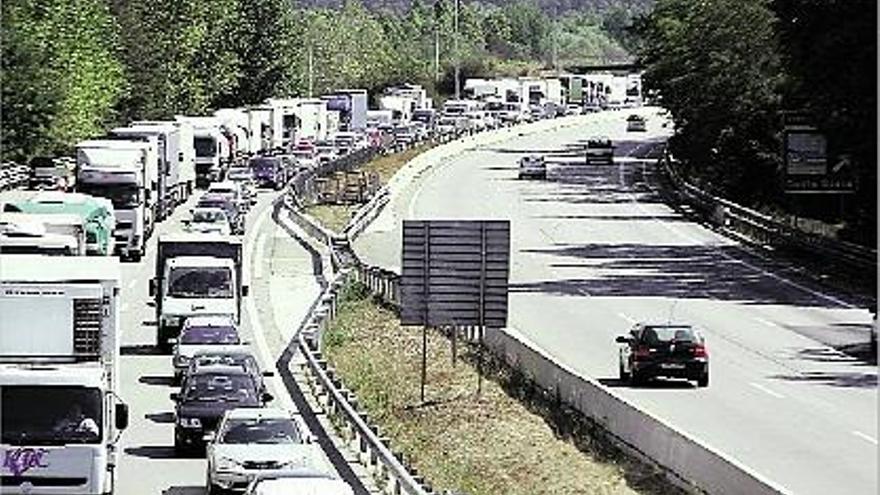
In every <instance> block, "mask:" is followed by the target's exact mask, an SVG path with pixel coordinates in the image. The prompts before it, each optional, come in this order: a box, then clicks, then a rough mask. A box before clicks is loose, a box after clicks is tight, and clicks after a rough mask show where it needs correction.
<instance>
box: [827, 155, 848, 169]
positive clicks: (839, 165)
mask: <svg viewBox="0 0 880 495" xmlns="http://www.w3.org/2000/svg"><path fill="white" fill-rule="evenodd" d="M850 165H851V163H850V158H849V155H843V156H841V157H840V160H839V161H838V162H837V163H835V164H834V167H832V168H831V172H833V173H835V174H836V173H838V172H840V171H841V170H842V169H844V168H848V167H849V166H850Z"/></svg>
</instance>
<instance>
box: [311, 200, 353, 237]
mask: <svg viewBox="0 0 880 495" xmlns="http://www.w3.org/2000/svg"><path fill="white" fill-rule="evenodd" d="M357 208H358V205H312V206H307V207H306V208H305V212H306V213H308V214H309V215H311V216H313V217H315V220H317V221H318V222H320V224H321V225H323V226H324V227H325V228H328V229H330V230H332V231H333V232H342V229H344V228H345V226H346V225H348V221H349V220H350V219H351V216H352V215H353V214H354V212H355V211H357Z"/></svg>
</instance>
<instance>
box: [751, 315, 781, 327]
mask: <svg viewBox="0 0 880 495" xmlns="http://www.w3.org/2000/svg"><path fill="white" fill-rule="evenodd" d="M755 321H757V322H759V323H763V324H765V325H767V326H768V327H774V328H775V327H776V326H777V325H776V323H773V322H772V321H770V320H765V319H764V318H761V317H755Z"/></svg>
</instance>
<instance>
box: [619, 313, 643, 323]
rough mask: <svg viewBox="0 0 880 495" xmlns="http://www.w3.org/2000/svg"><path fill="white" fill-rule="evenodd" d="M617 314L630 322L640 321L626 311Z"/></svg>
mask: <svg viewBox="0 0 880 495" xmlns="http://www.w3.org/2000/svg"><path fill="white" fill-rule="evenodd" d="M617 316H619V317H621V318H623V319H624V320H626V321H628V322H630V323H635V322H637V321H639V320H637V319H635V318H633V317H631V316H629V315H628V314H626V313H617Z"/></svg>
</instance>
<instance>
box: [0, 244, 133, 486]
mask: <svg viewBox="0 0 880 495" xmlns="http://www.w3.org/2000/svg"><path fill="white" fill-rule="evenodd" d="M0 268H2V269H0V314H2V315H3V317H2V318H0V436H2V439H0V455H2V458H3V463H2V465H0V473H2V477H3V488H2V492H3V493H4V494H5V493H10V494H31V493H51V494H71V495H73V494H75V495H99V494H108V493H113V491H114V470H115V468H116V462H117V449H118V441H119V436H120V433H121V432H122V430H124V429H125V428H126V426H127V425H128V406H127V405H126V404H125V403H123V402H122V400H121V399H120V395H119V338H120V334H121V331H120V326H119V308H120V301H119V299H120V272H119V261H118V260H116V259H114V258H107V257H92V258H72V257H47V256H36V255H9V256H6V255H0Z"/></svg>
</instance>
